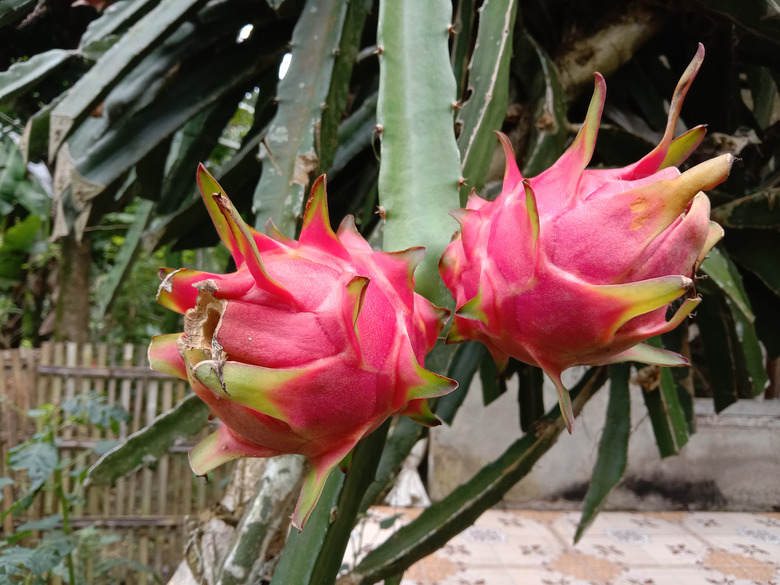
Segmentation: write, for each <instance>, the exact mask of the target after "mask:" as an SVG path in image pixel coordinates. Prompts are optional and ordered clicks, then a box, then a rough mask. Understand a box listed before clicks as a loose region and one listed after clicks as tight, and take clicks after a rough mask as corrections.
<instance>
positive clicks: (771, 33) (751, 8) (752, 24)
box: [698, 0, 780, 44]
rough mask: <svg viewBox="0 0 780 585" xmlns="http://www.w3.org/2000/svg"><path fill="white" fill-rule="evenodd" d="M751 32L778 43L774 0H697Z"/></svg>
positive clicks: (779, 9) (778, 9) (779, 22)
mask: <svg viewBox="0 0 780 585" xmlns="http://www.w3.org/2000/svg"><path fill="white" fill-rule="evenodd" d="M698 3H699V4H701V5H702V6H704V7H705V8H707V9H708V10H712V11H713V12H717V13H719V14H722V15H724V16H726V17H727V18H728V19H730V20H731V21H733V22H734V23H735V24H737V25H738V26H739V27H742V28H743V29H745V30H747V31H749V32H751V33H752V34H754V35H756V36H759V37H762V38H764V39H766V40H769V41H771V42H773V43H775V44H780V41H779V39H780V5H778V3H777V1H776V0H741V1H739V2H735V1H734V0H698Z"/></svg>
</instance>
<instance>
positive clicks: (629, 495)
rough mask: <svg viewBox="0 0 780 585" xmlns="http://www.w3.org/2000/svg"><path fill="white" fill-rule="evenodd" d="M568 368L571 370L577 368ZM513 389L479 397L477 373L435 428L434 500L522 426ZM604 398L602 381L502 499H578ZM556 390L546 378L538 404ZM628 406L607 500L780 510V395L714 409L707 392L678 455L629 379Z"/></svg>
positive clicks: (573, 504) (643, 506)
mask: <svg viewBox="0 0 780 585" xmlns="http://www.w3.org/2000/svg"><path fill="white" fill-rule="evenodd" d="M567 373H569V372H567ZM572 374H573V377H574V378H576V375H577V373H576V372H573V373H572ZM569 380H570V381H571V378H569ZM516 397H517V388H516V386H515V387H511V386H510V389H509V391H508V392H507V393H506V394H504V395H503V396H501V397H500V398H499V399H498V400H496V401H495V402H493V403H492V404H490V405H489V406H487V407H484V406H483V405H482V393H481V388H480V387H479V380H475V383H474V384H473V385H472V387H471V388H470V390H469V393H468V396H467V398H466V402H465V403H464V405H463V406H462V407H461V409H460V411H459V412H458V415H457V417H456V419H455V421H454V423H453V425H452V426H451V427H447V426H446V425H443V426H442V427H437V428H436V429H433V432H432V435H431V447H430V452H429V466H430V467H429V492H430V496H431V499H432V500H434V501H435V500H437V499H440V498H442V497H443V496H444V495H446V494H447V493H449V492H450V491H451V490H452V489H453V488H455V487H456V486H457V485H459V484H460V483H462V482H463V481H465V480H466V479H468V478H470V477H471V476H472V475H473V474H474V473H476V472H477V471H478V470H479V469H480V468H481V467H482V466H483V465H484V464H486V463H487V462H489V461H491V460H492V459H494V458H496V457H497V456H498V455H499V454H500V453H501V452H503V450H504V449H505V448H506V447H507V446H508V445H509V444H511V443H512V441H514V440H515V439H517V438H518V437H519V436H520V432H521V431H520V424H519V421H518V410H517V398H516ZM607 398H608V395H607V392H606V389H602V390H601V391H599V392H598V393H597V394H596V396H594V397H593V398H592V399H591V400H590V402H589V403H588V404H587V405H586V406H585V408H584V409H583V412H582V414H581V415H580V417H579V418H578V419H577V427H576V429H575V431H574V434H573V435H571V436H570V435H568V434H566V433H564V434H563V435H561V437H560V439H559V440H558V443H557V444H556V445H555V446H554V447H553V448H552V449H551V451H550V452H548V453H547V454H546V455H545V456H544V457H543V458H542V459H541V460H540V461H539V462H538V463H537V465H536V466H535V467H534V469H533V471H532V472H531V474H530V475H529V476H527V477H526V478H525V479H523V480H522V481H521V482H519V483H518V484H517V485H516V486H515V487H514V488H513V489H512V490H511V491H510V492H509V493H508V494H507V495H506V497H505V499H504V505H505V506H507V507H522V508H544V509H573V508H578V507H580V505H581V502H582V499H583V496H584V495H585V491H586V490H587V487H588V483H589V481H590V475H591V470H592V469H593V465H594V463H595V461H596V454H597V448H598V440H599V437H600V432H601V429H602V427H603V425H604V416H605V412H606V408H607ZM555 400H556V396H555V392H554V389H553V387H552V385H551V384H550V385H549V387H545V405H546V406H547V407H548V408H549V407H551V406H552V405H553V404H554V403H555ZM631 406H632V412H631V421H632V434H631V440H630V443H629V465H628V469H627V471H626V475H625V478H624V480H623V482H622V484H621V485H620V486H619V487H618V488H617V489H616V490H615V491H614V492H613V493H612V494H611V495H610V498H609V500H608V502H607V505H606V508H607V509H623V510H673V509H690V510H698V509H718V510H745V511H754V510H755V511H757V510H761V511H769V510H774V511H780V401H778V400H773V401H764V400H762V399H757V400H755V401H740V402H738V403H737V404H734V405H732V406H730V407H729V408H728V409H726V410H725V411H724V412H723V413H721V414H720V415H715V414H714V412H713V410H712V401H711V400H708V399H697V400H696V404H695V409H696V426H697V432H696V434H694V435H693V436H692V437H691V439H690V441H689V442H688V444H687V445H686V446H685V447H684V448H683V450H682V453H681V454H680V455H678V456H675V457H669V458H666V459H661V458H660V456H659V455H658V449H657V447H656V445H655V439H654V436H653V431H652V428H651V426H650V421H649V419H648V417H647V411H646V409H645V406H644V400H643V399H642V396H641V390H640V389H639V388H638V387H632V389H631Z"/></svg>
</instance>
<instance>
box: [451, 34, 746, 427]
mask: <svg viewBox="0 0 780 585" xmlns="http://www.w3.org/2000/svg"><path fill="white" fill-rule="evenodd" d="M703 58H704V48H703V47H702V46H701V45H699V49H698V51H697V53H696V56H695V57H694V59H693V61H692V62H691V64H690V65H689V66H688V69H687V70H686V71H685V73H684V74H683V76H682V78H681V79H680V81H679V83H678V85H677V88H676V89H675V92H674V96H673V98H672V102H671V105H670V109H669V117H668V122H667V126H666V131H665V133H664V135H663V138H662V139H661V142H660V144H658V146H656V147H655V149H654V150H653V151H652V152H650V153H649V154H648V155H646V156H645V157H644V158H642V159H641V160H639V161H638V162H636V163H634V164H631V165H629V166H627V167H623V168H618V169H593V170H590V169H588V170H586V169H585V167H586V166H587V165H588V163H589V162H590V159H591V156H592V155H593V149H594V145H595V142H596V133H597V130H598V126H599V123H600V120H601V113H602V109H603V106H604V99H605V95H606V84H605V82H604V79H603V78H602V77H601V75H599V74H596V88H595V92H594V95H593V99H592V100H591V103H590V108H589V110H588V113H587V117H586V120H585V122H584V124H583V125H582V128H581V130H580V131H579V134H578V135H577V137H576V138H575V140H574V143H573V144H572V145H571V146H570V147H569V149H568V150H567V151H566V152H565V153H564V154H563V155H562V156H561V157H560V159H558V161H556V162H555V164H554V165H553V166H552V167H550V168H549V169H548V170H546V171H544V172H543V173H541V174H540V175H538V176H537V177H534V178H531V179H524V178H523V177H522V176H521V174H520V171H519V170H518V167H517V164H516V163H515V157H514V153H513V152H512V147H511V146H510V143H509V140H508V139H507V138H506V136H504V135H502V134H499V139H500V140H501V143H502V145H503V148H504V153H505V155H506V170H505V174H504V183H503V189H502V192H501V194H500V195H499V196H498V198H497V199H496V200H495V201H486V200H484V199H481V198H480V197H478V196H477V195H475V194H473V193H472V195H471V197H470V198H469V201H468V204H467V207H466V209H459V210H457V211H454V212H453V213H452V214H453V216H454V217H455V219H456V220H457V221H458V223H459V224H460V226H461V230H460V232H458V233H457V234H456V235H455V238H454V239H453V241H452V242H451V243H450V245H449V246H448V247H447V249H446V250H445V252H444V255H443V256H442V259H441V262H440V264H439V268H440V273H441V276H442V278H443V279H444V282H445V284H446V285H447V287H448V288H449V289H450V291H451V293H452V296H453V297H454V298H455V301H456V305H457V306H456V313H455V319H454V324H453V327H452V328H451V330H450V332H449V335H448V338H447V341H448V342H457V341H461V340H463V339H476V340H478V341H481V342H482V343H484V344H485V345H486V346H487V347H488V349H489V350H490V352H491V353H492V355H493V358H494V359H495V360H496V362H497V363H498V364H499V365H501V364H506V361H507V360H508V358H509V357H510V356H511V357H514V358H516V359H518V360H521V361H523V362H526V363H528V364H532V365H537V366H539V367H541V368H542V369H544V371H545V372H546V373H547V375H548V376H549V377H550V378H551V379H552V380H553V382H554V383H555V385H556V386H557V389H558V395H559V402H560V405H561V411H562V413H563V416H564V418H565V420H566V423H567V426H568V428H569V431H570V432H571V430H572V429H573V425H574V421H573V415H572V411H571V404H570V401H569V395H568V392H567V390H566V389H565V388H564V386H563V383H562V382H561V373H562V372H563V371H564V370H566V369H567V368H570V367H572V366H576V365H583V364H591V365H597V364H609V363H615V362H622V361H638V362H645V363H653V364H660V365H667V366H674V365H686V364H687V363H688V362H687V360H686V359H685V358H684V357H682V356H680V355H677V354H675V353H672V352H669V351H664V350H661V349H657V348H654V347H651V346H649V345H645V344H642V343H640V342H642V341H643V340H646V339H647V338H649V337H651V336H653V335H658V334H660V333H664V332H666V331H670V330H671V329H673V328H675V327H676V326H677V325H678V324H679V323H680V322H681V321H682V320H683V319H685V317H686V316H687V315H689V314H690V312H691V311H692V310H693V309H694V308H695V307H696V305H697V304H698V303H699V302H700V298H699V297H698V296H696V293H695V291H694V289H693V280H692V279H693V277H694V273H695V271H696V269H697V268H698V266H699V264H700V263H701V261H702V260H703V259H704V256H705V255H706V253H707V252H708V251H709V250H710V249H711V248H712V246H713V245H714V244H715V243H716V242H717V241H718V240H719V239H720V238H721V237H722V236H723V230H722V229H721V227H720V226H718V225H717V224H715V223H713V222H710V219H709V213H710V203H709V200H708V199H707V197H706V196H705V195H704V193H702V192H701V191H702V190H705V189H711V188H713V187H715V186H716V185H718V184H719V183H721V182H722V181H724V180H725V179H726V178H727V176H728V174H729V170H730V168H731V164H732V162H733V157H732V156H731V155H729V154H726V155H723V156H720V157H718V158H715V159H712V160H709V161H706V162H703V163H701V164H699V165H697V166H694V167H693V168H691V169H689V170H687V171H685V172H683V173H681V172H680V171H679V170H678V169H677V165H679V164H680V163H681V162H683V161H684V160H685V159H686V158H687V157H688V155H689V154H690V153H691V152H692V151H693V150H694V149H695V148H696V146H698V144H699V143H700V142H701V140H702V138H703V137H704V134H705V128H704V127H703V126H698V127H696V128H693V129H691V130H690V131H688V132H687V133H685V134H683V135H682V136H680V137H678V138H677V139H674V131H675V127H676V125H677V121H678V117H679V114H680V108H681V106H682V102H683V99H684V97H685V94H686V93H687V91H688V88H689V87H690V85H691V82H692V81H693V78H694V76H695V75H696V73H697V71H698V69H699V67H700V65H701V63H702V60H703ZM679 297H684V300H683V301H682V304H681V305H680V306H679V308H678V309H677V310H676V312H673V313H672V314H670V315H669V316H667V309H668V307H669V304H670V302H671V301H674V300H675V299H677V298H679ZM670 313H671V311H670Z"/></svg>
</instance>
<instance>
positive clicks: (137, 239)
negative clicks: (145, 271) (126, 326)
mask: <svg viewBox="0 0 780 585" xmlns="http://www.w3.org/2000/svg"><path fill="white" fill-rule="evenodd" d="M154 203H155V202H154V201H150V200H149V199H139V200H138V204H137V206H136V209H135V220H134V221H133V224H132V225H131V226H130V229H129V230H127V232H126V234H125V239H124V242H123V243H122V248H121V249H120V250H119V254H118V255H117V257H116V259H115V261H114V264H113V265H112V266H111V270H109V272H108V274H106V275H105V279H104V280H102V281H101V283H100V289H99V293H98V295H97V298H98V299H99V301H98V303H97V307H96V310H95V312H94V313H93V318H94V319H97V320H98V321H102V320H103V317H104V316H105V314H106V311H108V310H109V308H110V307H111V305H112V304H113V302H114V299H115V298H116V295H117V294H118V292H119V291H120V290H121V286H122V282H123V281H124V280H125V279H126V278H127V276H128V275H129V273H130V270H131V269H132V267H133V265H134V263H135V260H136V258H138V254H139V253H140V252H141V248H142V247H143V242H142V240H141V236H142V235H143V233H144V230H145V229H146V227H147V226H148V225H149V222H150V221H151V218H152V212H153V211H154Z"/></svg>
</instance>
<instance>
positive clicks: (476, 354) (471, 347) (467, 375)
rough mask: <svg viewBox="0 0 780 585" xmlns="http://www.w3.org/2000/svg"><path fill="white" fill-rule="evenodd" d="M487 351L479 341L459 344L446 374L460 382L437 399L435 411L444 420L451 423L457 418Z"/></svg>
mask: <svg viewBox="0 0 780 585" xmlns="http://www.w3.org/2000/svg"><path fill="white" fill-rule="evenodd" d="M486 353H487V350H486V349H485V346H484V345H482V344H481V343H479V342H477V341H468V342H466V343H462V344H460V345H459V346H458V348H457V350H456V351H455V355H454V356H453V357H452V362H451V363H450V367H449V368H448V370H447V374H446V375H447V377H448V378H452V379H453V380H455V381H456V382H457V383H458V387H457V388H456V389H455V390H453V391H452V392H450V393H449V394H445V395H444V396H442V397H441V398H439V399H438V400H437V401H436V409H435V413H436V416H437V417H439V419H440V420H441V421H442V422H444V423H446V424H448V425H451V424H452V421H453V420H455V414H456V413H457V411H458V408H460V405H461V404H463V401H464V400H465V399H466V393H467V392H468V390H469V386H471V380H472V379H473V378H474V374H476V373H477V369H478V368H479V364H480V362H481V361H482V356H483V355H484V354H486Z"/></svg>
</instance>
